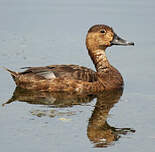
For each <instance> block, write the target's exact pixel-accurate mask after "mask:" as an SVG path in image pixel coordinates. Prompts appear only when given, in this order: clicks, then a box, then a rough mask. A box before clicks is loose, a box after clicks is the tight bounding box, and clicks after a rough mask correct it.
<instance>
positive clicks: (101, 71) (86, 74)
mask: <svg viewBox="0 0 155 152" xmlns="http://www.w3.org/2000/svg"><path fill="white" fill-rule="evenodd" d="M112 45H134V43H133V42H130V43H129V42H127V41H125V40H123V39H121V38H120V37H118V36H117V35H116V34H115V33H114V31H113V29H112V28H110V27H109V26H107V25H95V26H93V27H91V28H90V29H89V31H88V33H87V37H86V46H87V49H88V53H89V55H90V57H91V59H92V61H93V63H94V65H95V68H96V72H95V71H93V70H91V69H89V68H86V67H83V66H79V65H49V66H45V67H26V70H25V71H24V72H19V73H18V72H14V71H11V70H9V69H6V70H7V71H9V72H10V73H11V75H12V77H13V79H14V81H15V83H16V85H17V86H19V87H21V88H26V89H30V90H38V91H49V92H77V93H96V92H101V91H104V90H111V89H114V88H120V87H122V85H123V79H122V76H121V74H120V73H119V72H118V70H116V69H115V68H114V67H113V66H111V65H110V63H109V62H108V59H107V58H106V55H105V50H106V48H107V47H110V46H112Z"/></svg>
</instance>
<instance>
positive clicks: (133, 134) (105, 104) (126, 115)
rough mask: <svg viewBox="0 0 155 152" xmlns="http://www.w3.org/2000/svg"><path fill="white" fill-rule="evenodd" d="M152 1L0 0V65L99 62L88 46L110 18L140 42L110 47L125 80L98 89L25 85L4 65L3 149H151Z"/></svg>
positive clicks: (154, 96)
mask: <svg viewBox="0 0 155 152" xmlns="http://www.w3.org/2000/svg"><path fill="white" fill-rule="evenodd" d="M154 8H155V2H154V1H153V0H148V1H144V0H142V1H139V0H135V1H123V0H118V1H112V0H110V1H100V0H97V1H88V0H85V1H76V2H74V1H71V0H67V1H63V2H62V1H60V0H59V1H51V0H44V1H41V0H33V1H32V0H31V1H30V0H23V1H20V0H14V1H9V0H0V19H1V24H0V66H6V67H8V68H10V69H12V70H19V68H20V67H25V66H40V65H49V64H79V65H84V66H87V67H90V68H92V69H94V66H93V64H92V63H91V60H90V58H89V56H88V54H87V50H86V48H85V36H86V33H87V30H88V28H89V27H90V26H92V25H94V24H100V23H104V24H108V25H110V26H112V27H113V29H114V30H115V32H116V33H117V34H118V35H120V36H122V37H123V38H125V39H128V40H130V41H134V42H135V44H136V45H135V46H134V47H117V46H113V47H111V48H109V49H108V50H107V56H108V58H109V60H110V62H111V64H112V65H114V66H115V67H116V68H117V69H119V71H120V72H121V74H122V76H123V78H124V81H125V87H124V90H117V91H116V92H113V93H109V92H107V93H104V94H102V95H97V96H84V97H75V96H74V97H73V96H69V95H63V98H62V96H61V95H53V96H51V95H49V94H40V95H39V96H38V94H37V93H35V92H34V93H31V94H30V93H29V92H25V91H22V92H20V91H21V90H20V91H18V89H16V90H15V84H14V82H13V80H12V78H11V77H10V75H9V74H8V73H7V72H5V71H4V70H3V69H0V84H1V85H0V86H1V87H0V104H1V107H0V124H1V129H0V134H1V136H0V147H1V151H5V152H8V151H23V152H24V151H25V152H27V151H54V152H61V151H64V152H68V151H75V152H76V151H93V152H94V151H110V152H115V151H120V152H124V151H127V152H131V151H140V152H146V151H149V152H153V151H154V148H155V146H154V142H155V132H154V130H155V127H154V126H155V114H154V109H155V104H154V101H155V92H154V90H155V86H154V84H155V79H154V77H155V71H154V66H155V62H154V60H155V51H154V48H155V39H154V27H155V18H154V15H153V14H155V10H154ZM14 90H15V92H14ZM12 96H13V98H12V99H11V100H9V99H10V98H11V97H12ZM8 100H9V102H8V104H5V105H4V103H6V102H7V101H8ZM62 103H63V104H62Z"/></svg>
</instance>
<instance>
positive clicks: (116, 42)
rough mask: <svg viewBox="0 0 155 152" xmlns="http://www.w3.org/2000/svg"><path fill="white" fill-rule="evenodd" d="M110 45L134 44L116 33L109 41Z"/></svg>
mask: <svg viewBox="0 0 155 152" xmlns="http://www.w3.org/2000/svg"><path fill="white" fill-rule="evenodd" d="M111 45H124V46H128V45H134V42H128V41H126V40H124V39H122V38H120V37H119V36H118V35H117V34H115V35H114V39H113V40H112V41H111Z"/></svg>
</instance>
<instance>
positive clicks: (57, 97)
mask: <svg viewBox="0 0 155 152" xmlns="http://www.w3.org/2000/svg"><path fill="white" fill-rule="evenodd" d="M122 93H123V89H122V88H121V89H116V90H112V91H105V92H103V93H100V94H92V95H76V94H69V93H49V92H39V93H38V92H37V91H28V90H25V89H21V88H18V87H17V88H16V89H15V91H14V93H13V96H12V98H11V99H9V100H8V102H6V103H4V104H3V106H4V105H6V104H9V103H12V102H14V101H17V100H18V101H21V102H27V103H30V104H40V105H48V106H49V107H55V108H58V107H71V106H73V105H81V104H84V103H89V102H91V101H92V100H93V99H94V98H97V102H96V105H95V108H94V111H93V112H92V115H91V118H90V119H89V123H88V127H87V136H88V138H89V140H90V141H91V142H93V143H94V146H95V147H107V146H109V145H111V144H113V143H114V142H115V141H117V140H118V139H119V138H120V137H121V135H126V134H127V133H134V132H135V130H133V129H131V128H116V127H112V126H110V125H109V124H108V122H107V118H108V115H109V111H110V109H111V108H112V107H113V106H114V104H116V103H117V102H118V101H119V99H120V97H121V96H122ZM36 115H37V114H36ZM37 116H40V115H37Z"/></svg>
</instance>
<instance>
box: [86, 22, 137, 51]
mask: <svg viewBox="0 0 155 152" xmlns="http://www.w3.org/2000/svg"><path fill="white" fill-rule="evenodd" d="M86 45H87V48H88V50H97V49H103V50H105V49H106V48H107V47H110V46H112V45H124V46H129V45H134V43H133V42H128V41H126V40H124V39H122V38H120V37H119V36H118V35H117V34H116V33H115V32H114V31H113V29H112V28H111V27H109V26H107V25H104V24H103V25H94V26H92V27H91V28H90V29H89V31H88V33H87V38H86Z"/></svg>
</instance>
